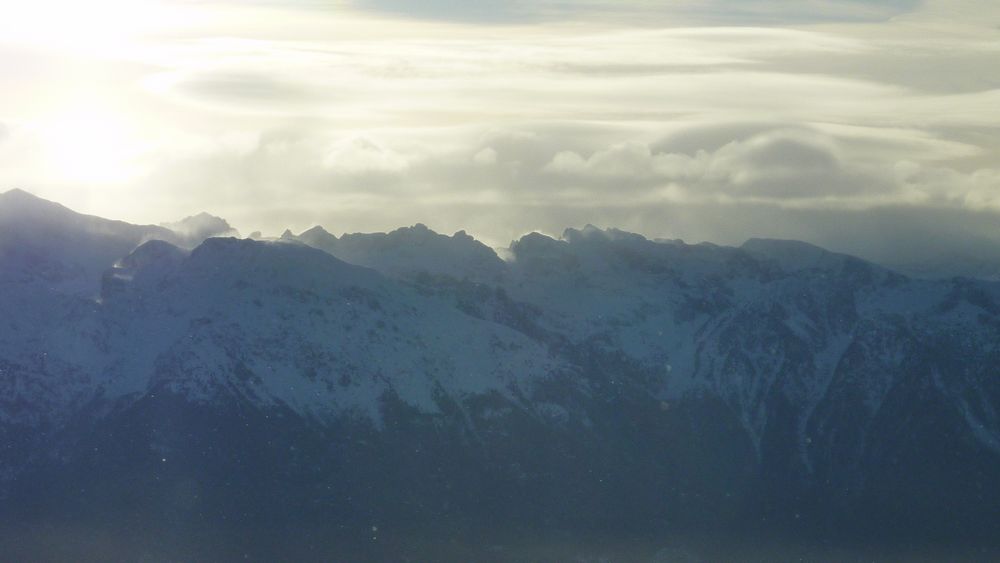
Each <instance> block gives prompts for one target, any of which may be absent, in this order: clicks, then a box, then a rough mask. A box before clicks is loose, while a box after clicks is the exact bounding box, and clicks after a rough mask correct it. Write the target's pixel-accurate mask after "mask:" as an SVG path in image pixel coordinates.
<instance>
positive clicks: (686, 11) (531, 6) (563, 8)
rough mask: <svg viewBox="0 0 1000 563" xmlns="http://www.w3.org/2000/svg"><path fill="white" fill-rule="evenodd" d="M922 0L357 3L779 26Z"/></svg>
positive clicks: (463, 12) (870, 16) (407, 12)
mask: <svg viewBox="0 0 1000 563" xmlns="http://www.w3.org/2000/svg"><path fill="white" fill-rule="evenodd" d="M919 1H920V0H864V1H862V0H813V1H811V2H802V1H801V0H679V1H678V0H674V1H670V2H667V1H660V2H656V1H653V2H650V1H648V0H615V1H609V0H570V1H565V0H562V1H554V0H549V1H532V2H526V1H523V0H465V1H457V0H424V1H423V2H408V1H406V0H355V1H354V2H352V5H353V6H355V7H357V8H360V9H366V10H376V11H382V12H389V13H395V14H399V15H404V16H408V17H414V18H427V19H444V20H458V21H470V22H478V23H492V24H499V23H511V22H533V21H551V20H567V19H587V18H597V17H600V18H605V19H607V18H612V19H626V20H632V21H643V20H645V22H646V23H647V24H649V23H651V22H659V23H662V22H664V21H670V20H674V21H678V20H680V21H686V22H688V23H690V22H692V21H698V22H702V23H712V24H719V23H725V24H748V23H752V24H777V23H785V24H787V23H803V22H816V21H880V20H885V19H888V18H890V17H892V16H895V15H898V14H901V13H905V12H908V11H910V10H912V9H914V8H915V7H916V6H917V5H918V4H919Z"/></svg>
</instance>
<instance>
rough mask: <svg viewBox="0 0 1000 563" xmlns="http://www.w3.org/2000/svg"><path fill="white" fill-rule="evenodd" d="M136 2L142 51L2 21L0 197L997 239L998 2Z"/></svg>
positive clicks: (731, 236) (117, 205) (130, 37)
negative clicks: (146, 9)
mask: <svg viewBox="0 0 1000 563" xmlns="http://www.w3.org/2000/svg"><path fill="white" fill-rule="evenodd" d="M52 1H55V0H51V1H50V3H51V2H52ZM100 1H105V2H111V0H100ZM136 1H139V0H136ZM145 2H146V4H149V5H150V6H154V5H155V8H156V10H158V11H156V10H154V13H157V14H163V17H161V18H158V19H156V20H151V19H149V18H144V19H142V20H141V21H140V20H136V21H135V22H132V23H135V27H134V29H139V30H142V33H139V32H135V33H129V34H123V33H122V34H115V33H110V32H109V33H105V37H103V38H101V39H100V40H97V39H95V38H93V37H91V36H90V35H88V34H87V33H88V32H86V30H85V29H84V30H83V31H80V32H79V34H78V35H77V36H74V37H75V42H73V43H72V45H70V44H66V43H63V42H59V41H54V40H51V39H45V37H47V35H46V34H37V33H24V31H25V30H24V29H21V30H20V31H18V32H17V33H14V31H16V30H15V27H16V26H15V25H14V24H7V25H5V26H4V27H0V38H2V39H4V40H5V41H4V42H0V64H4V65H5V66H4V68H8V69H10V71H9V72H7V73H5V74H4V76H3V77H0V85H2V86H3V87H4V88H3V89H2V90H0V102H2V104H0V108H3V109H0V123H2V125H0V187H3V186H6V187H23V188H26V189H31V190H33V191H36V192H37V193H39V194H40V195H43V196H47V197H52V198H54V199H58V200H60V201H63V202H65V203H67V204H68V205H72V206H74V207H77V208H80V209H83V210H86V211H90V212H94V213H100V214H104V215H112V216H117V217H121V218H124V219H129V220H133V221H143V222H152V223H156V222H160V221H162V220H167V219H170V218H172V217H181V216H185V215H192V214H194V213H196V212H198V211H201V210H208V211H210V212H212V213H215V214H219V215H223V216H225V217H227V218H228V219H230V221H231V222H232V223H233V224H234V226H235V227H237V228H238V229H240V230H241V231H243V232H251V231H254V230H258V229H263V230H264V231H265V232H271V233H277V232H281V231H282V230H284V228H286V227H291V228H293V229H304V228H307V227H309V226H312V225H313V224H317V223H319V224H324V225H325V226H327V227H328V228H329V229H330V230H332V231H335V232H343V231H370V230H384V229H390V228H394V227H397V226H399V225H403V224H412V223H415V222H418V221H419V222H424V223H427V224H429V225H430V226H432V227H434V228H437V229H440V230H442V231H453V230H458V229H463V228H464V229H468V230H469V231H470V232H472V233H474V234H476V235H477V236H478V237H480V238H482V239H484V240H485V241H487V242H489V243H492V244H505V243H506V241H508V240H510V239H511V238H513V237H516V236H518V235H520V234H521V233H523V232H525V231H527V230H532V229H538V230H543V231H547V232H561V230H562V228H563V227H565V226H571V225H581V224H584V223H595V224H602V225H608V226H618V227H622V228H627V229H631V230H636V231H639V232H642V233H644V234H647V235H649V236H652V237H669V238H673V237H684V238H688V239H694V240H714V241H719V242H725V243H739V242H740V241H741V240H742V239H744V238H748V237H752V236H764V237H768V236H777V237H790V238H799V239H803V240H808V241H810V242H816V243H819V244H823V245H826V246H829V247H831V248H834V249H838V250H845V251H850V252H854V253H859V254H862V255H865V256H869V257H873V258H879V259H885V258H886V257H889V258H892V257H900V256H903V255H904V254H906V253H910V254H919V252H918V251H919V250H920V249H919V248H918V247H917V246H916V245H915V244H914V237H920V238H921V240H922V241H925V242H926V244H925V245H924V247H923V248H924V249H926V248H929V247H931V246H933V247H934V248H935V249H937V250H935V252H938V253H947V252H951V251H954V252H958V251H962V252H965V251H966V250H967V249H976V250H975V253H977V254H979V255H983V256H985V255H987V254H989V253H990V252H991V251H989V250H988V249H989V248H991V247H990V245H993V244H997V243H1000V241H998V239H1000V229H997V228H996V226H997V225H996V223H997V221H996V219H997V217H998V216H1000V166H998V164H997V163H998V162H1000V134H998V132H1000V109H998V108H1000V67H998V66H997V65H996V64H995V61H996V60H997V57H1000V46H998V45H1000V41H997V39H998V35H1000V31H998V30H997V28H996V24H997V22H1000V9H998V8H991V7H983V6H982V5H981V4H978V5H977V3H975V2H966V0H953V1H949V2H945V1H943V0H941V1H937V0H929V1H928V2H923V3H917V2H914V1H910V0H886V1H882V2H860V1H855V0H817V1H815V2H791V0H787V1H786V0H772V1H750V0H739V1H736V0H689V1H685V2H671V3H656V2H616V3H609V2H602V1H596V0H595V1H578V2H551V3H546V2H541V3H527V2H512V1H508V2H485V1H483V2H463V3H452V2H445V1H432V2H422V3H412V2H406V3H403V2H395V1H392V0H358V1H354V2H333V3H329V2H306V1H288V2H281V1H277V0H275V1H270V2H260V3H250V4H248V3H226V2H221V3H210V4H204V3H190V2H170V1H166V2H163V1H160V2H156V1H155V0H145ZM56 3H58V2H56ZM974 9H975V11H974ZM130 10H131V11H129V12H128V13H133V12H135V13H138V11H137V10H133V9H130ZM116 13H117V12H116ZM121 13H123V14H124V13H126V12H124V11H123V12H121ZM15 15H16V14H15ZM28 15H29V16H31V18H34V19H31V20H30V21H29V20H25V21H24V22H21V23H22V24H23V25H28V24H29V23H31V22H34V23H33V24H31V25H39V23H38V22H39V21H41V22H42V24H44V22H45V18H44V13H42V12H41V11H35V12H31V13H30V14H28ZM25 17H27V16H25ZM122 17H125V16H122ZM129 23H130V22H129V21H122V22H119V24H120V25H117V26H115V29H117V28H127V27H128V24H129ZM139 24H141V25H139ZM22 27H23V26H22ZM109 29H110V28H109ZM12 30H14V31H12ZM5 34H6V35H5ZM845 226H849V231H848V232H843V233H842V232H840V230H839V229H843V228H844V227H845ZM927 241H929V242H927ZM949 249H950V250H949Z"/></svg>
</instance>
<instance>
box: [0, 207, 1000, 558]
mask: <svg viewBox="0 0 1000 563" xmlns="http://www.w3.org/2000/svg"><path fill="white" fill-rule="evenodd" d="M32 214H33V215H32ZM24 217H30V220H23V218H24ZM0 228H2V229H3V230H2V231H0V236H2V238H0V247H2V248H4V249H5V250H4V254H3V255H2V258H0V266H2V267H3V270H2V272H3V273H2V275H0V283H2V284H3V292H2V293H0V440H2V443H3V449H2V450H0V451H2V453H3V456H2V457H0V497H2V498H3V499H4V503H3V507H4V508H2V509H0V516H3V517H8V518H14V519H16V520H19V521H20V520H30V519H31V518H39V517H45V516H46V515H51V514H53V513H56V512H57V513H58V514H59V515H60V517H61V518H67V519H69V520H71V521H73V522H77V523H79V522H84V523H86V525H97V524H95V523H98V522H100V523H102V524H101V525H105V524H108V522H111V524H110V525H112V526H113V527H117V526H124V528H122V529H131V528H129V526H132V524H129V525H126V524H124V522H126V521H127V522H141V524H136V525H138V526H141V527H143V529H152V530H169V531H170V532H171V533H176V534H177V537H182V538H185V541H189V540H190V538H196V537H201V536H200V535H199V534H202V533H203V532H204V530H205V529H211V530H213V531H214V533H217V534H219V537H223V538H229V539H232V540H233V545H230V544H226V545H225V546H222V547H219V546H215V547H218V549H222V550H223V551H221V552H219V553H221V554H222V555H219V554H218V553H217V554H216V555H217V556H218V557H216V558H226V557H229V556H230V555H231V553H230V552H229V551H226V550H229V549H238V547H234V545H235V546H238V545H239V544H240V540H237V539H236V538H241V537H243V535H244V534H246V531H247V530H258V532H259V538H260V542H262V543H261V545H264V544H267V545H272V544H273V546H276V545H279V544H280V549H286V548H287V547H288V546H287V544H283V543H281V542H280V541H279V540H278V538H286V539H287V537H289V534H300V533H306V532H302V530H303V529H308V530H310V531H309V532H308V534H307V535H309V538H310V539H309V541H308V542H305V543H304V544H302V545H298V548H303V546H304V545H314V546H315V545H318V544H316V543H315V542H316V541H317V540H316V537H319V536H322V537H338V538H340V537H341V536H343V537H344V538H346V539H344V542H345V544H344V545H347V544H350V543H351V542H352V541H353V542H355V543H356V542H357V540H358V538H363V539H364V542H369V541H370V536H372V531H373V530H375V529H377V528H384V529H389V530H396V531H397V532H399V531H401V530H406V531H407V532H408V533H412V534H415V535H416V536H417V537H426V536H427V535H428V534H430V535H434V534H443V535H442V536H441V537H461V538H464V540H465V541H473V540H471V539H470V538H479V540H481V542H486V541H496V540H495V538H493V537H492V536H491V537H490V539H489V540H486V539H484V537H485V536H483V535H482V534H484V533H485V532H484V530H489V531H490V533H491V534H492V533H496V534H499V535H503V534H507V533H510V534H514V535H515V536H517V535H519V534H523V533H526V532H527V531H534V532H536V533H541V534H549V535H551V534H555V535H557V536H559V535H560V534H562V536H559V537H566V538H580V537H609V538H612V537H618V538H620V537H624V536H628V535H630V534H631V535H641V536H643V537H645V538H661V537H668V536H670V537H674V536H676V535H677V534H680V533H690V534H693V535H699V534H706V533H707V534H713V535H715V536H717V535H718V534H723V533H724V534H726V535H725V536H724V537H727V538H736V537H742V536H743V535H750V536H751V537H758V536H759V535H760V534H767V535H768V536H769V537H770V536H771V535H774V537H786V536H787V535H788V534H791V535H793V536H794V537H796V538H798V540H797V541H799V540H801V541H807V540H804V539H802V538H808V541H812V540H815V541H819V542H821V543H822V541H826V542H847V541H851V542H865V541H874V540H880V541H885V542H899V543H906V542H911V543H912V542H925V541H928V542H936V541H939V542H950V541H958V540H965V541H968V542H971V544H972V545H976V546H985V547H988V546H992V545H993V543H995V540H996V538H997V537H1000V535H998V533H1000V529H998V528H1000V508H998V507H1000V414H998V413H1000V410H998V409H1000V372H998V371H997V368H996V366H998V365H1000V284H996V283H990V282H985V281H970V280H963V279H952V280H946V281H929V280H916V279H911V278H908V277H905V276H903V275H900V274H897V273H895V272H893V271H890V270H887V269H885V268H882V267H879V266H876V265H873V264H870V263H867V262H864V261H862V260H859V259H857V258H853V257H850V256H845V255H840V254H835V253H831V252H827V251H825V250H823V249H821V248H818V247H815V246H811V245H807V244H804V243H799V242H794V241H780V240H758V239H755V240H751V241H748V242H747V243H746V244H745V245H743V246H742V247H740V248H732V247H721V246H714V245H707V244H700V245H687V244H684V243H683V242H681V241H651V240H647V239H645V238H643V237H641V236H639V235H635V234H631V233H626V232H622V231H617V230H613V229H612V230H602V229H597V228H594V227H590V226H588V227H586V228H584V229H581V230H575V229H568V230H567V231H566V232H565V233H564V234H563V236H562V237H560V238H559V239H555V238H551V237H547V236H544V235H541V234H537V233H533V234H529V235H525V236H524V237H522V238H521V239H519V240H517V241H515V242H513V243H512V244H511V246H510V249H509V253H508V254H509V255H510V259H509V260H507V261H504V260H500V259H499V258H498V257H497V255H496V254H495V253H493V252H492V251H491V250H490V249H488V248H487V247H485V246H484V245H482V244H481V243H478V242H477V241H475V240H474V239H472V238H471V237H469V236H468V235H465V234H464V233H457V234H456V235H454V236H452V237H448V236H444V235H439V234H436V233H433V232H432V231H430V230H429V229H427V228H426V227H423V226H420V225H418V226H416V227H412V228H406V229H400V230H397V231H394V232H392V233H389V234H381V235H345V236H343V237H340V238H338V237H335V236H333V235H331V234H329V233H327V232H326V231H323V230H322V229H320V228H315V229H312V230H310V231H307V232H305V233H302V234H300V235H298V236H295V235H291V234H290V233H288V234H286V236H285V237H283V238H282V239H281V240H276V241H255V240H240V239H236V238H210V239H208V240H205V241H204V242H202V243H201V244H199V245H197V247H195V248H194V249H193V250H189V249H185V248H182V247H181V246H178V245H177V244H175V243H177V242H178V239H177V238H176V237H177V235H176V233H172V232H170V231H166V229H162V228H157V227H137V226H131V225H127V224H124V223H119V222H110V221H105V220H101V219H97V218H92V217H85V216H80V215H76V214H74V213H73V212H71V211H69V210H67V209H65V208H62V207H61V206H57V205H56V204H51V203H48V202H44V201H41V200H38V199H37V198H33V197H32V196H29V195H27V194H24V193H23V192H13V193H11V192H8V193H7V194H4V195H3V196H0ZM172 237H173V238H172ZM171 240H173V243H172V242H170V241H171ZM53 272H55V273H53ZM66 272H70V273H66ZM88 287H93V288H95V291H94V292H89V291H84V288H88ZM67 288H69V289H67ZM96 288H99V291H97V290H96ZM227 526H232V527H233V528H232V529H229V528H227ZM116 529H117V528H116ZM223 529H225V530H228V531H226V532H223V531H221V530H223ZM293 530H294V531H293ZM227 534H231V535H227ZM310 534H313V535H310ZM782 534H784V535H785V536H782ZM352 538H353V539H352ZM206 541H207V540H206ZM282 541H284V540H282ZM456 541H457V540H456ZM567 541H573V540H572V539H570V540H567ZM651 541H654V540H651ZM268 542H271V543H268ZM274 542H278V543H274ZM309 542H313V543H309ZM481 542H480V543H481ZM321 543H322V542H321ZM366 545H367V544H366ZM483 545H486V544H483ZM368 547H371V546H370V545H369V546H368ZM398 547H399V546H398V545H397V546H396V547H395V548H392V549H396V548H398ZM192 549H196V548H194V547H192ZM197 549H200V547H198V548H197ZM197 549H196V551H197ZM213 549H214V548H213ZM276 549H279V548H278V547H276ZM303 549H305V548H303ZM316 549H317V550H320V551H317V552H309V551H308V550H307V551H305V552H297V553H299V554H300V556H299V557H298V558H299V559H310V558H315V559H323V556H322V553H323V552H322V547H316ZM345 549H346V548H345ZM386 549H389V548H386ZM197 552H198V553H201V552H200V551H197ZM282 553H285V552H282ZM380 553H382V555H383V556H385V557H389V558H390V559H391V558H393V557H395V558H396V559H399V557H396V556H393V555H386V554H391V553H396V552H393V551H392V550H391V549H389V551H386V552H380ZM285 555H287V553H286V554H285ZM198 556H203V554H202V555H198ZM198 556H192V557H194V558H197V557H198ZM182 558H183V556H182ZM264 558H265V559H266V558H267V557H264ZM498 558H499V559H503V558H502V557H498Z"/></svg>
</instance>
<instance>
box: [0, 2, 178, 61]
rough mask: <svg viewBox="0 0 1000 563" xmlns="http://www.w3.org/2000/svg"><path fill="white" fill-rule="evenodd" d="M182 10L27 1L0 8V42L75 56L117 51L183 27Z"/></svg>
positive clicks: (161, 5)
mask: <svg viewBox="0 0 1000 563" xmlns="http://www.w3.org/2000/svg"><path fill="white" fill-rule="evenodd" d="M186 17H187V16H186V14H185V13H184V12H183V10H182V7H180V6H177V5H171V4H167V3H165V2H162V1H156V0H93V1H90V2H80V1H77V0H32V1H30V2H18V3H16V4H14V5H11V6H6V5H5V6H4V9H3V17H2V18H0V39H2V40H7V41H13V42H17V43H27V44H33V45H39V46H44V47H48V48H71V49H72V50H73V51H78V52H93V51H102V50H107V49H109V48H114V47H121V46H122V44H123V43H127V42H128V41H129V40H130V39H134V38H136V37H141V36H143V35H146V34H149V33H154V32H156V31H159V30H167V29H175V28H176V27H177V26H179V25H183V24H184V22H185V19H186Z"/></svg>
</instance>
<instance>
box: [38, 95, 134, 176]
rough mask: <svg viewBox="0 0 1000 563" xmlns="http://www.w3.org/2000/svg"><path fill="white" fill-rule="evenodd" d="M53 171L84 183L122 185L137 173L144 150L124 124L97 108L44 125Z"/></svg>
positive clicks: (71, 112) (47, 151)
mask: <svg viewBox="0 0 1000 563" xmlns="http://www.w3.org/2000/svg"><path fill="white" fill-rule="evenodd" d="M41 137H42V142H43V143H44V145H45V152H46V155H47V161H48V163H49V166H50V168H51V170H50V172H51V173H52V174H53V175H54V176H57V177H61V178H65V179H67V180H73V181H79V182H84V183H108V184H113V183H118V182H122V181H125V180H127V179H129V178H131V177H133V176H134V175H135V174H136V173H137V169H136V165H135V163H134V159H135V157H137V156H138V155H139V154H140V152H141V147H140V145H139V144H138V142H137V141H136V140H134V138H133V137H132V136H131V135H130V134H129V131H128V127H127V126H126V124H125V123H124V121H123V120H122V119H121V118H120V117H119V116H117V115H115V114H114V113H111V112H106V111H102V110H94V109H80V110H73V111H70V112H67V113H63V114H57V115H54V116H52V117H50V118H49V119H47V120H46V121H45V123H44V124H42V126H41Z"/></svg>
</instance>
